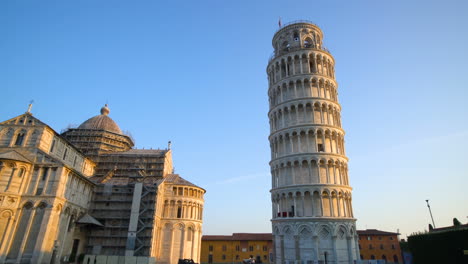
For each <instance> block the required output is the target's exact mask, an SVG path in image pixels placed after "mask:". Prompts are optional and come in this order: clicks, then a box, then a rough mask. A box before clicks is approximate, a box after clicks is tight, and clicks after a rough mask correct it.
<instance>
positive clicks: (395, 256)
mask: <svg viewBox="0 0 468 264" xmlns="http://www.w3.org/2000/svg"><path fill="white" fill-rule="evenodd" d="M393 262H395V263H398V257H397V255H393Z"/></svg>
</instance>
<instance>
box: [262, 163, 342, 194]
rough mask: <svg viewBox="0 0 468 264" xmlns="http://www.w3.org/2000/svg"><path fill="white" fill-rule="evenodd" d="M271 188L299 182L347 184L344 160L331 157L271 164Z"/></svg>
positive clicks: (298, 183) (299, 183)
mask: <svg viewBox="0 0 468 264" xmlns="http://www.w3.org/2000/svg"><path fill="white" fill-rule="evenodd" d="M271 176H272V183H273V188H279V187H284V186H291V185H301V184H337V185H349V179H348V166H347V164H346V162H343V161H340V160H336V161H335V160H333V159H329V160H326V159H318V160H311V161H309V160H302V161H298V160H295V161H293V162H284V163H280V164H279V165H276V166H275V165H273V164H272V166H271Z"/></svg>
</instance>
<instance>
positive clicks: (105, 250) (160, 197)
mask: <svg viewBox="0 0 468 264" xmlns="http://www.w3.org/2000/svg"><path fill="white" fill-rule="evenodd" d="M109 113H110V110H109V108H108V106H107V105H105V106H104V107H102V108H101V111H100V114H99V115H97V116H94V117H92V118H90V119H88V120H86V121H85V122H83V123H82V124H81V125H79V126H78V127H76V128H69V129H67V130H65V131H64V132H63V133H61V134H59V133H57V132H56V131H54V130H53V129H52V128H51V127H49V126H48V125H47V124H45V123H43V122H41V121H40V120H39V119H37V118H36V117H34V116H33V114H32V113H31V111H30V109H29V110H28V111H27V112H26V113H24V114H22V115H19V116H17V117H14V118H11V119H9V120H6V121H3V122H1V123H0V263H78V262H80V263H81V262H83V263H156V262H157V263H162V264H175V263H177V262H178V260H179V259H192V260H193V261H194V262H199V260H200V249H201V233H202V221H203V219H202V215H203V204H204V194H205V190H204V189H203V188H201V187H199V186H196V185H194V184H192V183H191V182H189V181H187V180H185V179H183V178H182V177H180V176H179V175H177V174H174V171H173V166H172V155H171V149H170V143H169V145H168V147H167V148H166V149H162V150H161V149H136V148H133V147H134V141H133V139H132V137H131V136H129V135H127V134H125V133H123V132H122V131H121V130H120V128H119V126H118V125H117V123H115V122H114V120H112V119H111V118H110V117H109Z"/></svg>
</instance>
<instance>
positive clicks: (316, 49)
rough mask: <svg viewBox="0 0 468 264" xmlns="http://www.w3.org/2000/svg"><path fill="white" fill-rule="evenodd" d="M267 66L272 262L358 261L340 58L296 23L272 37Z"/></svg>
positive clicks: (309, 27) (317, 32)
mask: <svg viewBox="0 0 468 264" xmlns="http://www.w3.org/2000/svg"><path fill="white" fill-rule="evenodd" d="M272 44H273V48H274V54H273V55H272V56H271V58H270V60H269V62H268V66H267V75H268V84H269V88H268V99H269V106H270V107H269V112H268V118H269V122H270V136H269V141H270V148H271V161H270V168H271V181H272V189H271V201H272V228H273V241H274V244H275V262H276V263H281V264H294V263H307V264H309V263H319V262H321V263H340V264H341V263H343V264H345V263H347V264H348V263H349V264H351V263H354V262H355V261H356V260H358V259H359V249H358V242H357V239H358V236H357V233H356V224H355V223H356V219H355V218H354V215H353V209H352V202H351V201H352V194H351V192H352V188H351V186H350V185H349V179H348V165H347V162H348V158H347V157H346V152H345V146H344V134H345V132H344V130H343V128H342V126H341V115H340V112H341V105H340V104H339V102H338V91H337V88H338V85H337V82H336V80H335V69H334V67H335V59H334V58H333V56H332V55H331V54H330V52H329V51H328V50H327V49H326V48H325V47H324V46H323V33H322V30H321V29H320V28H319V27H318V26H316V25H315V24H312V23H310V22H303V21H301V22H293V23H290V24H288V25H285V26H283V27H282V28H280V29H279V30H278V31H277V32H276V33H275V35H274V37H273V41H272Z"/></svg>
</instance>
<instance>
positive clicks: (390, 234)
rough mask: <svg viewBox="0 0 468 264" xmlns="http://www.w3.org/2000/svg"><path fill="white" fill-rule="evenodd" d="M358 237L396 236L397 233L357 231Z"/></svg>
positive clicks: (375, 230)
mask: <svg viewBox="0 0 468 264" xmlns="http://www.w3.org/2000/svg"><path fill="white" fill-rule="evenodd" d="M357 233H358V235H378V236H397V235H399V234H398V233H393V232H387V231H380V230H377V229H366V230H357Z"/></svg>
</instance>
